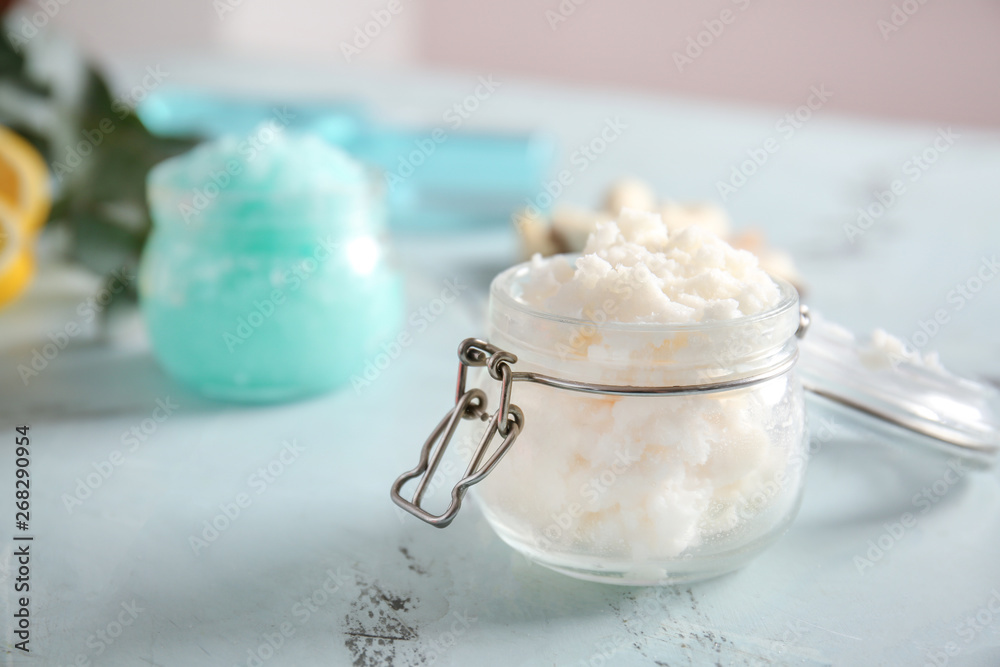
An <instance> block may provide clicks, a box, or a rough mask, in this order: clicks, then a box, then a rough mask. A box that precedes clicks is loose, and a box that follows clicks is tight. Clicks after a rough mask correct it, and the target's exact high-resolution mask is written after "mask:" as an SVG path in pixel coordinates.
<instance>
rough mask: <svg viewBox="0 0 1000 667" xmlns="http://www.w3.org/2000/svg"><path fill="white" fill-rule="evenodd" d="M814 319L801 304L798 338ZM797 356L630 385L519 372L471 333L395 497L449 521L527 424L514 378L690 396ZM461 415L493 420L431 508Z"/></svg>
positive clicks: (511, 358)
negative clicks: (471, 373)
mask: <svg viewBox="0 0 1000 667" xmlns="http://www.w3.org/2000/svg"><path fill="white" fill-rule="evenodd" d="M809 323H810V318H809V310H808V308H806V307H805V306H804V305H803V306H801V307H800V310H799V327H798V330H797V331H796V333H795V335H796V336H797V337H798V338H802V337H803V336H804V335H805V333H806V331H807V330H808V329H809ZM797 357H798V353H797V352H796V353H795V354H793V355H791V356H789V357H787V358H786V359H785V360H784V361H782V362H781V363H780V364H777V365H775V366H773V367H771V368H769V369H768V370H766V371H763V372H761V373H758V374H756V375H752V376H749V377H740V378H736V379H733V380H721V381H718V382H707V383H704V384H694V385H677V386H667V387H630V386H619V385H605V384H595V383H591V382H581V381H579V380H570V379H566V378H556V377H551V376H548V375H542V374H541V373H535V372H531V371H523V372H515V371H514V370H513V365H514V364H515V363H517V357H516V356H515V355H513V354H511V353H510V352H507V351H506V350H502V349H500V348H498V347H496V346H495V345H490V344H489V343H487V342H486V341H482V340H479V339H478V338H467V339H466V340H464V341H463V342H462V344H461V345H460V346H459V348H458V360H459V364H458V389H457V391H456V392H455V407H453V408H452V409H451V410H449V411H448V413H447V414H446V415H445V416H444V418H443V419H442V420H441V421H440V422H439V423H438V425H437V427H435V429H434V431H433V432H432V433H431V435H430V437H429V438H427V441H426V442H424V446H423V448H422V449H421V450H420V462H419V463H418V464H417V467H416V468H414V469H413V470H410V471H409V472H405V473H403V474H402V475H400V476H399V477H398V478H396V481H395V482H394V483H393V485H392V492H391V495H392V501H393V502H394V503H396V504H397V505H399V506H400V507H402V508H403V509H404V510H406V511H407V512H409V513H410V514H412V515H413V516H415V517H417V518H418V519H421V520H423V521H426V522H427V523H429V524H431V525H432V526H437V527H438V528H444V527H445V526H447V525H448V524H450V523H451V522H452V521H453V520H454V518H455V515H456V514H458V510H459V509H460V508H461V507H462V499H463V498H464V497H465V493H466V491H468V490H469V487H470V486H472V485H473V484H478V483H479V482H481V481H482V480H483V478H484V477H486V476H487V475H489V474H490V472H492V471H493V469H494V468H496V466H497V464H498V463H500V459H501V458H503V455H504V454H506V453H507V450H509V449H510V446H511V445H513V444H514V441H515V440H517V436H518V435H520V434H521V431H522V430H523V429H524V413H523V412H521V409H520V408H519V407H517V406H516V405H514V404H513V403H511V402H510V397H511V387H512V386H513V384H514V383H515V382H532V383H535V384H540V385H543V386H546V387H552V388H554V389H563V390H566V391H575V392H581V393H586V394H603V395H606V396H690V395H694V394H707V393H714V392H719V391H730V390H733V389H741V388H743V387H749V386H753V385H756V384H760V383H761V382H767V381H768V380H772V379H774V378H776V377H778V376H780V375H782V374H784V373H786V372H787V371H788V370H789V369H790V368H791V367H792V366H794V365H795V360H796V358H797ZM471 366H485V367H486V369H487V370H488V371H489V373H490V377H492V378H493V379H494V380H496V381H497V382H499V383H500V407H499V408H498V409H497V411H496V412H494V413H493V415H492V416H490V414H489V413H488V412H487V409H486V394H485V393H484V392H483V391H482V390H481V389H466V386H465V385H466V379H467V376H468V370H469V367H471ZM462 419H480V420H482V421H488V422H489V425H488V426H487V427H486V432H485V433H484V434H483V437H482V438H481V439H480V441H479V447H477V448H476V451H475V452H474V453H473V455H472V459H471V460H470V461H469V465H468V467H466V469H465V475H464V476H463V477H462V479H461V480H460V481H459V482H458V484H456V485H455V487H454V488H453V489H452V490H451V504H450V505H449V506H448V509H446V510H445V511H444V512H442V513H441V514H437V515H435V514H431V513H430V512H428V511H427V510H425V509H424V508H423V507H421V506H420V502H421V501H422V500H423V497H424V492H425V491H426V490H427V486H428V484H430V481H431V480H432V479H433V478H434V473H435V472H437V468H438V465H439V464H440V463H441V458H442V457H443V456H444V453H445V451H446V450H447V449H448V445H449V444H450V443H451V439H452V438H453V437H454V435H455V429H456V428H457V427H458V424H459V423H460V422H461V420H462ZM497 435H500V436H501V437H502V438H503V441H502V442H501V443H500V445H499V446H498V447H497V450H496V451H495V452H493V455H492V456H490V457H489V459H487V460H486V462H485V463H483V458H484V457H485V456H486V452H488V451H489V449H490V446H491V445H492V444H493V439H494V438H495V437H496V436H497ZM414 479H419V480H420V481H419V482H417V489H416V491H415V492H414V494H413V496H412V498H411V499H410V500H407V499H405V498H404V497H403V496H402V489H403V486H404V485H405V484H406V483H407V482H409V481H410V480H414Z"/></svg>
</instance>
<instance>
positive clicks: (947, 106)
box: [421, 0, 1000, 126]
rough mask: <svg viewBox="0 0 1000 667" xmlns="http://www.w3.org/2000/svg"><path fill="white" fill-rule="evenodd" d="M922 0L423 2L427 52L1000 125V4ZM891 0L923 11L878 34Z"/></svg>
mask: <svg viewBox="0 0 1000 667" xmlns="http://www.w3.org/2000/svg"><path fill="white" fill-rule="evenodd" d="M924 1H925V4H923V5H921V4H920V2H919V0H909V2H908V3H903V2H902V0H700V1H698V2H695V0H685V1H683V2H664V1H661V0H585V1H584V2H583V4H581V5H580V6H575V5H574V4H573V1H572V0H563V4H564V5H567V6H574V7H575V12H574V13H573V14H572V15H570V16H569V17H568V19H567V20H566V21H565V22H560V23H558V24H556V28H555V30H553V29H552V28H551V27H550V24H549V22H548V20H547V19H546V16H545V11H546V10H548V9H553V10H554V9H556V8H557V7H558V6H559V0H542V1H541V2H539V1H538V0H507V1H505V2H488V3H486V2H468V1H467V0H428V1H427V2H426V10H425V13H424V16H423V19H424V23H423V41H422V53H421V55H422V56H423V57H424V58H425V59H426V60H427V61H428V62H432V63H436V64H441V65H456V64H462V65H464V66H465V67H473V68H494V69H496V70H497V71H509V72H519V73H524V74H530V75H533V76H537V77H556V78H564V79H570V80H574V81H581V82H587V83H600V84H611V85H616V86H625V87H629V88H647V89H651V90H661V91H670V92H680V93H690V94H695V95H700V96H708V97H712V98H719V99H732V100H746V101H750V102H764V103H768V104H777V105H780V106H787V107H795V106H798V105H799V104H802V103H803V102H804V101H805V98H806V97H807V95H808V90H809V87H810V86H812V85H814V84H820V83H823V84H826V86H827V88H829V89H830V90H831V91H833V93H834V96H833V98H832V99H831V101H830V103H829V105H828V106H827V107H826V108H828V109H830V110H834V109H836V110H840V111H846V112H852V113H856V114H862V115H872V116H883V117H884V116H889V117H896V118H903V119H919V120H931V121H934V122H956V123H965V124H975V125H990V126H997V125H1000V3H997V2H995V1H994V0H959V1H957V2H956V1H954V0H953V1H951V2H947V1H945V0H924ZM894 4H895V5H897V6H899V5H902V4H907V5H908V7H909V6H910V5H912V6H915V7H919V9H918V10H917V11H916V12H915V13H914V14H913V15H912V16H910V17H908V20H907V21H906V22H905V23H904V24H903V25H902V26H901V27H900V29H899V30H898V31H895V32H892V33H889V34H888V39H884V38H883V36H882V34H881V32H880V29H879V27H878V25H877V22H878V21H879V20H880V19H886V20H887V21H888V20H889V19H890V16H891V15H892V11H893V5H894ZM741 7H745V9H742V10H741ZM724 9H729V10H730V11H731V12H732V15H733V16H732V22H731V23H730V24H729V25H726V26H725V29H724V31H723V32H722V33H721V34H720V35H719V36H718V37H717V38H715V39H714V42H713V43H712V44H711V45H710V46H708V47H707V48H705V50H704V52H703V53H702V55H701V56H700V57H698V58H697V59H695V60H694V62H693V63H691V64H688V65H687V66H686V67H684V69H683V72H679V71H678V68H677V66H676V65H675V63H674V58H673V54H674V52H675V51H677V52H679V51H682V50H683V49H684V48H685V46H686V45H687V40H688V38H689V37H696V36H697V34H698V33H699V32H700V31H703V30H705V26H704V25H703V21H706V20H712V19H717V18H718V17H719V16H720V13H721V12H722V11H723V10H724ZM716 27H718V26H716ZM703 41H707V40H704V39H703Z"/></svg>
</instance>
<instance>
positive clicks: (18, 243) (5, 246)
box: [0, 203, 35, 307]
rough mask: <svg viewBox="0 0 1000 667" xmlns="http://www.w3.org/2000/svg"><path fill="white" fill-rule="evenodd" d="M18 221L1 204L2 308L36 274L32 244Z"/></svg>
mask: <svg viewBox="0 0 1000 667" xmlns="http://www.w3.org/2000/svg"><path fill="white" fill-rule="evenodd" d="M16 220H17V216H16V215H15V214H14V212H13V211H12V210H11V209H10V207H9V206H7V205H6V204H4V203H0V307H3V306H4V305H6V304H7V303H8V302H10V301H13V300H14V299H16V298H17V297H18V295H20V294H21V292H23V291H24V288H25V287H27V286H28V283H29V282H31V276H33V275H34V273H35V256H34V254H33V253H32V248H31V244H30V243H28V242H27V239H26V238H25V234H24V232H22V231H21V229H20V226H19V225H18V223H17V221H16Z"/></svg>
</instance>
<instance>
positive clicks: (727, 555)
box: [480, 494, 801, 586]
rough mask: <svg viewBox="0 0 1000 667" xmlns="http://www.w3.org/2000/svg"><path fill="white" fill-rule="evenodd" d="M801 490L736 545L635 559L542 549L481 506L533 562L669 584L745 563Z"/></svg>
mask: <svg viewBox="0 0 1000 667" xmlns="http://www.w3.org/2000/svg"><path fill="white" fill-rule="evenodd" d="M800 501H801V494H799V497H798V498H797V499H796V501H795V506H794V509H793V511H791V512H790V513H789V514H788V516H787V517H786V518H785V520H784V521H782V522H781V523H779V524H778V525H775V526H774V527H772V528H771V530H769V531H768V532H766V533H764V534H762V535H761V536H759V537H758V538H756V539H754V540H752V541H750V542H746V543H743V544H741V545H740V546H739V547H737V548H734V549H730V550H727V551H721V552H718V553H712V554H691V555H687V556H680V557H677V558H663V559H658V560H647V561H635V560H628V559H621V558H605V557H601V556H597V555H574V554H566V553H554V552H551V551H544V550H542V549H539V548H538V547H537V546H535V545H532V544H529V543H526V542H525V541H524V540H522V539H520V538H519V537H518V536H517V534H516V533H514V532H513V531H510V530H508V529H507V528H505V527H504V525H503V524H502V523H501V522H498V521H497V520H496V519H495V518H494V517H492V516H491V512H490V511H489V510H488V509H486V508H485V507H482V503H480V507H481V509H482V510H483V514H484V516H485V517H486V520H487V522H488V523H489V524H490V527H492V528H493V530H494V531H495V532H496V534H497V535H498V536H499V537H500V539H501V540H503V541H504V542H505V543H507V545H508V546H510V547H511V548H513V549H514V550H515V551H518V552H520V553H521V554H523V555H524V556H525V557H526V558H528V559H529V560H531V561H532V562H534V563H537V564H539V565H542V566H544V567H546V568H548V569H550V570H553V571H555V572H559V573H560V574H565V575H567V576H570V577H573V578H575V579H582V580H584V581H593V582H597V583H602V584H615V585H618V586H672V585H676V584H686V583H692V582H697V581H705V580H707V579H714V578H715V577H720V576H722V575H724V574H729V573H731V572H735V571H736V570H739V569H740V568H742V567H744V566H745V565H747V564H748V563H749V562H750V561H752V560H753V559H754V558H756V557H757V556H758V555H759V554H760V553H762V552H763V551H765V550H766V549H767V548H768V547H769V546H771V544H773V543H774V542H775V541H777V540H778V538H780V537H781V536H782V535H784V533H785V532H786V531H787V530H788V528H789V526H790V525H791V523H792V521H793V520H794V518H795V515H796V514H797V513H798V506H799V502H800Z"/></svg>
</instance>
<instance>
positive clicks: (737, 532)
mask: <svg viewBox="0 0 1000 667" xmlns="http://www.w3.org/2000/svg"><path fill="white" fill-rule="evenodd" d="M528 272H529V267H528V265H520V266H516V267H514V268H512V269H509V270H507V271H505V272H503V273H501V274H500V275H499V276H497V277H496V278H495V279H494V281H493V283H492V286H491V291H490V306H489V315H488V327H489V342H488V343H487V342H485V341H481V340H477V339H468V340H466V341H465V342H463V343H462V345H461V346H460V348H459V354H458V356H459V360H460V371H459V383H458V392H457V396H456V403H455V407H454V408H453V409H452V410H451V411H449V412H448V413H447V414H446V415H445V417H444V419H442V420H441V422H440V423H439V424H438V426H437V428H436V429H435V430H434V432H433V433H432V434H431V437H430V438H428V440H427V441H426V442H425V444H424V447H423V449H422V451H421V457H420V461H419V463H418V465H417V467H416V468H414V469H413V470H411V471H409V472H407V473H404V474H403V475H401V476H400V477H399V478H398V479H397V480H396V482H395V484H394V485H393V488H392V497H393V500H394V501H395V502H396V504H397V505H399V506H400V507H403V508H404V509H406V510H407V511H408V512H410V513H412V514H414V515H415V516H417V517H418V518H420V519H422V520H424V521H426V522H428V523H430V524H432V525H435V526H438V527H444V526H447V525H448V524H449V523H451V521H452V520H453V519H454V517H455V515H456V513H457V512H458V510H459V508H460V506H461V503H462V499H463V497H464V495H465V492H466V491H467V490H468V489H469V487H471V486H472V485H474V484H478V483H480V482H482V483H481V484H480V485H479V486H478V487H477V490H476V494H475V495H476V497H477V500H478V504H479V505H480V507H481V509H482V512H483V515H484V516H485V518H486V520H487V521H488V522H489V524H490V525H491V527H492V528H493V529H494V530H495V531H496V533H497V534H498V535H499V536H500V537H501V538H502V539H503V540H504V541H505V542H506V543H507V544H509V545H510V546H512V547H513V548H515V549H517V550H518V551H520V552H521V553H523V554H524V555H526V556H528V557H529V558H531V559H532V560H534V561H536V562H538V563H540V564H542V565H545V566H547V567H550V568H552V569H554V570H557V571H559V572H562V573H565V574H568V575H571V576H574V577H578V578H582V579H588V580H594V581H604V582H609V583H617V584H624V585H649V584H673V583H679V582H684V581H693V580H699V579H705V578H709V577H713V576H716V575H719V574H723V573H725V572H729V571H732V570H735V569H737V568H739V567H741V566H743V565H744V564H746V563H747V562H748V561H749V560H750V559H752V558H753V557H754V556H756V555H758V554H759V553H760V552H762V551H763V550H764V549H766V548H767V547H768V546H769V545H770V544H771V543H772V542H774V541H775V540H776V539H777V538H778V537H779V536H780V535H781V534H782V533H783V532H784V531H785V530H786V529H787V527H788V526H789V524H790V522H791V521H792V520H793V518H794V517H795V514H796V512H797V509H798V506H799V501H800V498H801V494H802V490H803V481H804V473H805V465H806V459H807V455H808V435H807V429H806V412H807V411H806V401H805V396H806V395H807V393H806V392H804V390H803V385H805V387H806V388H807V389H808V390H809V394H811V397H812V398H813V399H815V400H816V401H817V402H819V404H820V405H818V406H817V405H815V404H811V409H820V408H822V409H829V410H837V411H839V413H840V414H841V416H846V417H848V419H849V421H851V422H852V423H854V424H855V425H857V426H859V427H860V428H862V429H866V428H867V429H873V428H874V429H889V430H891V431H892V432H893V434H894V435H897V436H904V438H906V439H907V440H906V441H907V442H916V443H918V444H922V445H926V444H929V445H931V446H933V447H936V448H938V449H941V450H942V451H945V452H947V453H948V454H950V455H959V456H962V457H963V458H965V459H967V460H969V461H972V462H978V463H981V464H987V465H988V464H989V463H991V462H992V461H993V459H994V458H995V454H996V451H997V448H998V447H1000V430H998V429H1000V417H998V415H1000V411H998V409H997V406H998V395H997V392H996V391H995V390H992V389H990V388H988V387H985V386H983V385H978V384H977V383H972V382H969V381H967V380H963V379H960V378H956V377H955V376H950V375H943V374H940V373H937V372H936V371H934V370H933V369H924V368H918V367H911V366H909V365H905V364H904V365H903V366H904V367H903V368H892V369H877V370H876V369H872V368H871V367H870V364H867V363H865V362H863V359H862V355H861V354H859V345H858V343H857V342H856V341H854V340H853V338H851V337H850V335H849V334H846V335H845V334H844V333H843V332H842V330H840V329H839V328H837V327H834V326H831V325H827V324H826V323H821V326H820V327H819V330H818V331H816V330H815V329H816V327H810V318H809V314H808V311H807V310H806V309H805V308H802V307H800V304H799V297H798V294H797V292H796V291H795V289H794V287H792V286H791V285H789V284H788V283H785V282H782V281H779V280H775V283H776V284H777V285H778V287H779V290H780V293H781V296H780V299H779V301H778V302H777V304H776V305H774V306H773V307H771V308H769V309H767V310H766V311H764V312H761V313H758V314H755V315H752V316H747V317H740V318H736V319H732V320H726V321H715V322H707V323H693V324H671V325H665V324H638V323H621V322H615V321H614V317H613V316H614V313H613V312H609V311H611V310H612V309H613V308H614V307H615V304H614V300H613V299H612V300H610V301H609V302H606V304H605V308H604V311H600V310H599V311H594V312H592V313H591V314H592V317H590V318H589V319H586V320H584V319H574V318H568V317H564V316H560V315H556V314H553V313H549V312H545V311H544V310H540V309H538V308H537V307H535V306H532V305H529V304H528V303H527V301H526V300H525V299H523V298H522V293H523V289H524V281H525V280H526V279H527V276H528ZM807 331H808V333H807ZM803 336H804V338H805V341H808V343H807V345H806V347H807V348H808V349H809V353H808V355H806V356H805V357H804V358H803V363H798V361H799V343H800V341H799V338H800V337H803ZM810 339H813V340H811V341H810ZM470 368H471V369H474V370H473V372H472V373H470V372H469V369H470ZM487 406H493V407H492V408H488V407H487ZM927 406H935V410H936V411H934V412H931V411H929V410H928V408H927ZM949 406H951V407H949ZM952 408H954V409H952ZM463 420H470V421H473V422H481V423H482V424H483V426H484V428H483V429H482V435H481V436H480V435H479V434H478V433H477V434H475V436H474V437H472V439H471V441H472V442H473V443H475V445H477V446H473V447H466V448H465V450H466V451H463V452H461V453H462V455H463V456H464V457H465V458H466V459H468V462H467V464H466V463H465V462H464V461H463V466H464V467H465V472H464V475H463V476H462V478H461V480H460V481H459V482H458V484H457V485H456V486H455V487H454V488H453V489H452V490H451V494H450V497H449V498H448V501H447V502H448V505H447V507H446V508H444V509H443V510H442V511H440V512H438V513H432V512H431V511H429V510H428V509H427V506H428V505H429V504H433V500H434V499H433V498H432V496H434V493H433V490H435V489H434V487H439V486H440V485H439V484H438V483H437V482H436V481H435V482H434V483H432V479H435V473H436V472H437V471H438V468H439V466H440V464H441V462H442V460H443V459H444V454H445V450H446V448H447V447H448V444H449V442H451V441H452V439H453V438H455V434H456V432H457V431H458V429H459V424H460V423H461V422H462V421H463ZM468 437H469V436H465V438H466V440H467V441H468ZM459 439H460V438H456V440H459ZM459 449H461V447H459ZM411 480H418V482H417V485H416V488H415V490H414V492H413V493H412V494H411V495H409V496H408V497H404V496H403V494H402V490H403V487H404V486H405V485H406V484H407V483H408V482H409V481H411ZM425 496H426V497H425Z"/></svg>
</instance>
